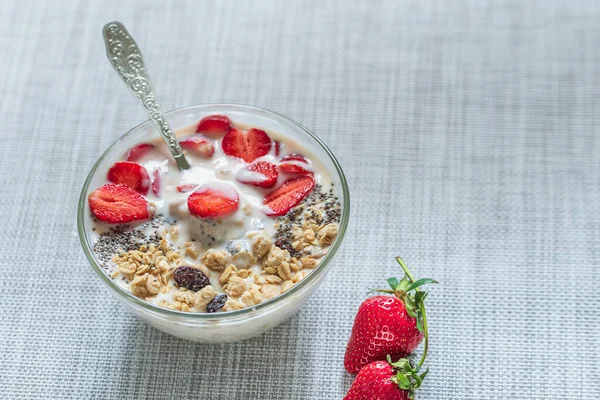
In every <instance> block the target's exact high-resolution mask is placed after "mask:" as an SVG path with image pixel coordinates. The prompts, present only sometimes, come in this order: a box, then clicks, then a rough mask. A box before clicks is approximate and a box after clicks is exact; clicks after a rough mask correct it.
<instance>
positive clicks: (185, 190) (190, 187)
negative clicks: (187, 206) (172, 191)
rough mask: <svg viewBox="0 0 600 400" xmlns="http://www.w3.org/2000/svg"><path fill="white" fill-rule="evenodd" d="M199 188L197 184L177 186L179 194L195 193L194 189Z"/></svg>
mask: <svg viewBox="0 0 600 400" xmlns="http://www.w3.org/2000/svg"><path fill="white" fill-rule="evenodd" d="M197 187H198V185H196V184H195V183H186V184H185V185H179V186H177V191H178V192H179V193H189V192H193V191H194V189H196V188H197Z"/></svg>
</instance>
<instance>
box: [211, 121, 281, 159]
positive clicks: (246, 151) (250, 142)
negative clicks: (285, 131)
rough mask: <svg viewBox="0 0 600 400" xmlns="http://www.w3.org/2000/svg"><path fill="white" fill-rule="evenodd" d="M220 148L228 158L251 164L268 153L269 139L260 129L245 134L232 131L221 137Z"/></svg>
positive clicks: (269, 147) (235, 130) (236, 130)
mask: <svg viewBox="0 0 600 400" xmlns="http://www.w3.org/2000/svg"><path fill="white" fill-rule="evenodd" d="M222 147H223V151H224V152H225V154H227V155H228V156H231V157H237V158H241V159H242V160H244V161H246V162H249V163H251V162H252V161H254V160H255V159H257V158H258V157H262V156H264V155H266V154H268V153H269V150H271V138H269V135H267V134H266V133H265V131H261V130H260V129H250V130H249V131H247V132H244V131H240V130H238V129H233V130H231V131H229V132H227V133H226V134H225V136H223V143H222Z"/></svg>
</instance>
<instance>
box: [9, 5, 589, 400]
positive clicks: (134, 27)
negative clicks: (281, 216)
mask: <svg viewBox="0 0 600 400" xmlns="http://www.w3.org/2000/svg"><path fill="white" fill-rule="evenodd" d="M113 19H117V20H120V21H122V22H123V23H124V24H125V25H126V26H127V27H128V28H129V30H130V31H131V33H132V35H133V36H134V37H135V38H136V39H137V41H138V43H139V44H140V46H141V48H142V49H143V52H144V55H145V58H146V61H147V63H148V64H149V71H150V75H151V77H152V79H153V81H154V83H155V85H156V87H157V91H158V94H159V99H160V101H161V102H162V104H163V108H164V109H166V110H168V109H173V108H177V107H181V106H185V105H191V104H201V103H210V102H233V103H245V104H252V105H257V106H260V107H265V108H269V109H272V110H275V111H278V112H280V113H283V114H285V115H288V116H290V117H291V118H293V119H295V120H297V121H300V122H301V123H303V124H305V125H306V126H307V127H309V128H310V129H312V130H313V131H315V132H316V133H317V134H318V135H319V136H320V137H322V138H323V139H324V140H325V142H326V143H327V144H328V145H329V146H330V147H331V149H332V150H333V151H334V152H335V154H336V155H337V156H338V158H339V160H340V162H341V164H342V166H343V167H344V169H345V172H346V174H347V177H348V179H349V184H350V189H351V194H352V201H353V209H352V218H351V222H350V228H349V233H348V235H347V237H346V239H345V243H344V245H343V250H342V252H341V254H340V255H339V257H338V258H337V260H336V262H335V264H334V265H333V267H332V271H331V274H330V275H329V276H328V278H327V280H326V282H325V283H324V285H323V286H322V287H321V289H320V290H319V291H318V293H317V294H316V295H315V296H314V297H313V299H312V301H311V302H310V303H309V304H308V305H307V306H306V307H305V308H304V309H303V310H302V311H301V312H300V314H298V315H297V316H295V317H294V318H292V319H291V320H289V321H288V322H286V323H285V324H283V325H282V326H280V327H279V328H277V329H274V330H272V331H270V332H269V333H267V334H265V335H263V336H260V337H258V338H256V339H253V340H249V341H246V342H242V343H237V344H232V345H201V344H193V343H188V342H185V341H182V340H178V339H175V338H172V337H169V336H167V335H165V334H162V333H161V332H159V331H157V330H155V329H153V328H151V327H149V326H147V325H146V324H144V323H142V322H140V321H138V320H137V319H135V318H134V317H133V316H131V315H129V314H127V313H126V312H125V311H124V309H123V307H121V306H120V305H119V304H118V303H117V302H116V301H115V300H114V299H113V298H112V297H111V296H110V295H109V292H108V290H107V289H106V288H105V287H104V286H103V285H102V283H101V282H100V281H99V280H98V278H97V277H96V276H95V274H94V272H93V271H92V269H91V268H90V266H89V265H88V264H87V261H86V260H85V258H84V256H83V253H82V251H81V249H80V246H79V240H78V238H77V234H76V223H75V215H76V204H77V198H78V195H79V191H80V188H81V185H82V184H83V181H84V179H85V176H86V175H87V172H88V170H89V169H90V167H91V166H92V164H93V163H94V161H95V159H96V158H97V157H98V155H100V154H101V152H102V151H103V149H105V148H106V147H107V146H108V145H109V144H110V143H111V142H112V141H114V140H115V139H116V138H117V137H118V136H120V135H121V134H122V133H124V132H125V131H127V130H128V129H130V128H131V127H132V126H134V125H136V124H138V123H139V122H141V121H142V120H144V119H145V117H144V114H143V111H142V110H141V108H140V107H139V105H138V104H137V103H136V101H135V100H134V99H133V97H131V95H130V94H129V93H128V92H127V89H126V88H125V86H124V85H123V83H122V82H120V81H119V78H118V77H117V76H116V74H115V73H114V71H112V69H111V67H110V66H109V64H108V62H107V60H106V57H105V50H104V44H103V41H102V36H101V28H102V26H103V24H104V23H106V22H108V21H109V20H113ZM599 37H600V10H599V8H598V4H597V3H596V2H593V1H589V0H581V1H574V0H571V1H567V0H565V1H551V0H539V1H517V0H515V1H500V0H499V1H420V0H401V1H400V0H399V1H392V0H390V1H364V2H363V1H341V0H340V1H306V2H305V1H301V2H298V1H294V2H287V1H286V2H282V1H272V2H270V1H261V2H254V1H189V2H184V1H173V2H162V1H160V2H159V1H154V2H142V1H135V2H129V1H123V0H121V1H96V2H90V1H65V2H59V1H52V2H50V1H47V2H43V1H26V0H17V1H14V0H3V1H2V3H1V5H0V99H1V100H0V121H1V125H0V126H1V130H0V138H1V141H0V179H1V184H0V215H1V217H2V218H1V222H2V229H1V230H0V242H1V243H2V249H1V250H0V268H1V270H0V271H1V272H2V278H1V279H0V296H1V305H0V306H1V307H0V397H1V398H6V399H21V398H44V399H46V398H79V399H89V398H101V399H104V398H128V399H131V398H136V399H146V398H154V399H167V398H173V399H180V398H198V399H209V398H210V399H340V398H341V397H342V396H343V394H344V393H345V392H346V390H347V389H348V387H349V385H350V383H351V381H352V378H351V377H350V376H349V375H347V374H346V373H345V372H344V369H343V366H342V359H343V354H344V348H345V344H346V339H347V337H348V336H349V334H350V330H351V326H352V321H353V317H354V313H355V311H356V309H357V307H358V305H359V304H360V302H361V301H362V300H363V298H364V296H365V294H366V291H367V290H366V287H367V286H377V285H379V284H381V283H383V282H384V280H385V278H387V277H389V276H393V275H398V274H399V272H400V271H399V268H398V267H397V266H396V265H395V263H394V256H395V255H401V256H402V257H403V258H404V259H405V260H406V261H407V263H408V265H409V266H410V267H412V270H413V272H414V273H415V274H416V275H418V276H427V277H435V278H437V279H439V280H440V282H441V285H439V286H438V287H435V288H432V289H431V294H430V297H429V300H428V301H429V314H430V318H429V319H430V330H431V336H432V337H431V351H430V357H429V360H428V364H429V366H430V368H431V373H430V375H429V376H428V377H427V380H426V382H425V384H424V387H423V389H422V390H420V393H419V398H420V399H432V400H442V399H448V400H455V399H560V400H564V399H597V398H600V372H598V371H599V369H600V315H599V312H598V307H599V306H600V295H599V294H598V290H599V289H598V282H599V278H600V162H599V156H598V154H599V152H600V136H599V129H598V126H599V124H600V116H599V115H600V96H599V95H598V85H599V84H600V40H599Z"/></svg>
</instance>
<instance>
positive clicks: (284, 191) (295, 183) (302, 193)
mask: <svg viewBox="0 0 600 400" xmlns="http://www.w3.org/2000/svg"><path fill="white" fill-rule="evenodd" d="M314 187H315V179H314V178H313V177H312V176H309V175H307V176H301V177H300V178H296V179H292V180H289V181H287V182H286V183H284V184H283V185H281V186H280V187H279V188H277V189H276V190H275V191H274V192H271V193H270V194H269V195H268V196H267V197H265V199H264V201H263V204H264V206H263V208H262V211H263V212H264V213H265V214H267V215H269V216H272V217H276V216H280V215H285V214H287V212H288V211H290V210H291V209H292V208H294V207H296V206H297V205H298V204H300V202H301V201H302V199H304V198H305V197H306V195H307V194H308V193H309V192H310V191H311V190H313V188H314Z"/></svg>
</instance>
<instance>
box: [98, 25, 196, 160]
mask: <svg viewBox="0 0 600 400" xmlns="http://www.w3.org/2000/svg"><path fill="white" fill-rule="evenodd" d="M103 34H104V43H105V45H106V56H107V57H108V60H109V61H110V63H111V64H112V66H113V67H114V68H115V70H116V71H117V72H118V73H119V75H120V76H121V78H122V79H123V81H124V82H125V84H126V85H127V86H128V87H129V89H131V91H132V92H133V95H134V96H135V97H137V98H138V99H139V100H140V102H141V103H142V105H143V106H144V110H146V114H148V117H150V119H151V120H152V122H154V124H155V125H156V127H157V128H158V130H159V132H160V134H161V136H162V138H163V139H164V141H165V143H166V144H167V147H168V148H169V151H170V152H171V154H172V155H173V158H175V161H176V162H177V166H178V167H179V169H189V168H190V164H189V163H188V161H187V160H186V158H185V155H184V154H183V151H182V150H181V146H180V145H179V142H178V141H177V139H176V138H175V135H174V134H173V130H172V129H171V127H170V126H169V123H168V122H167V120H166V118H165V116H164V115H163V113H162V111H161V110H160V106H159V105H158V103H157V102H156V98H155V95H154V91H153V90H152V85H151V84H150V79H149V78H148V74H147V73H146V67H145V65H144V57H143V56H142V52H141V51H140V48H139V47H138V45H137V43H136V42H135V40H133V38H132V37H131V35H130V34H129V32H127V29H125V27H124V26H123V24H122V23H120V22H117V21H112V22H109V23H108V24H106V25H104V29H103Z"/></svg>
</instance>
